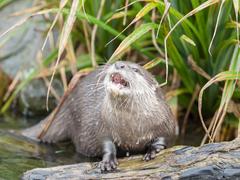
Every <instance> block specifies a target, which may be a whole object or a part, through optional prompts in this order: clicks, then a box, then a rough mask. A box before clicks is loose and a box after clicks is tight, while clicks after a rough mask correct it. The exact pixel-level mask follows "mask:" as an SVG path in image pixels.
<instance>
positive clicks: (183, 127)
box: [181, 84, 200, 136]
mask: <svg viewBox="0 0 240 180" xmlns="http://www.w3.org/2000/svg"><path fill="white" fill-rule="evenodd" d="M199 91H200V86H199V84H197V85H196V87H195V90H194V93H193V95H192V98H191V101H190V103H189V105H188V108H187V112H186V114H185V116H184V118H183V125H182V130H181V135H182V136H183V135H185V132H186V128H187V123H188V117H189V114H190V112H191V109H192V107H193V103H194V101H195V100H196V99H197V96H198V94H199Z"/></svg>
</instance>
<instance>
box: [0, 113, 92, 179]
mask: <svg viewBox="0 0 240 180" xmlns="http://www.w3.org/2000/svg"><path fill="white" fill-rule="evenodd" d="M38 119H39V118H38ZM38 119H24V118H20V117H14V116H13V115H5V116H4V117H0V172H1V173H0V179H7V180H8V179H11V180H12V179H19V177H21V175H22V173H23V172H25V171H27V170H30V169H33V168H37V167H50V166H56V165H64V164H73V163H77V162H86V161H92V160H93V159H89V158H87V157H84V156H81V155H79V154H77V153H75V151H74V147H73V145H72V144H71V143H69V142H65V143H61V144H58V145H47V144H42V143H37V142H34V141H31V140H29V139H26V138H24V137H22V136H20V135H19V134H18V132H17V131H18V130H19V129H23V128H25V127H29V126H30V125H32V124H35V123H36V122H37V121H38Z"/></svg>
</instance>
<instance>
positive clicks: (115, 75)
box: [111, 73, 129, 87]
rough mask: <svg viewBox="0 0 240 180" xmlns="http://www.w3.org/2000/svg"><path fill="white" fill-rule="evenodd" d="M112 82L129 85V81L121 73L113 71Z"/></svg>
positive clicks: (124, 85)
mask: <svg viewBox="0 0 240 180" xmlns="http://www.w3.org/2000/svg"><path fill="white" fill-rule="evenodd" d="M111 81H112V83H114V84H116V85H120V87H129V82H128V81H126V80H125V79H124V78H123V76H122V75H121V74H120V73H113V74H112V75H111Z"/></svg>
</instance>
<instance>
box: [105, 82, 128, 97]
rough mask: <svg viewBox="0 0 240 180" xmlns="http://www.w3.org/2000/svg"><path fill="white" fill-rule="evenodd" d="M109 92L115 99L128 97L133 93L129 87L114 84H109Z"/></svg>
mask: <svg viewBox="0 0 240 180" xmlns="http://www.w3.org/2000/svg"><path fill="white" fill-rule="evenodd" d="M107 91H108V93H109V94H110V95H112V96H113V97H117V96H127V95H128V94H130V93H131V92H130V89H129V87H126V86H123V85H121V84H116V83H113V82H109V83H108V85H107Z"/></svg>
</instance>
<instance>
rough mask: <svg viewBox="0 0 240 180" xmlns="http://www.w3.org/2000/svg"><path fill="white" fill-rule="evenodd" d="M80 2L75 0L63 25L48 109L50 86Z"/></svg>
mask: <svg viewBox="0 0 240 180" xmlns="http://www.w3.org/2000/svg"><path fill="white" fill-rule="evenodd" d="M78 4H79V0H73V2H72V6H71V10H70V13H69V15H68V18H67V21H66V22H65V24H64V27H63V30H62V33H61V36H60V41H59V50H58V58H57V61H56V63H55V67H54V69H55V71H53V74H52V76H51V79H50V83H49V84H50V85H49V87H48V91H47V99H46V107H47V110H48V99H49V93H50V87H51V85H52V81H53V78H54V75H55V73H56V68H57V66H58V63H59V61H60V57H61V55H62V53H63V51H64V49H65V47H66V44H67V41H68V37H69V35H70V33H71V30H72V27H73V24H74V22H75V19H76V13H77V8H78Z"/></svg>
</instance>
